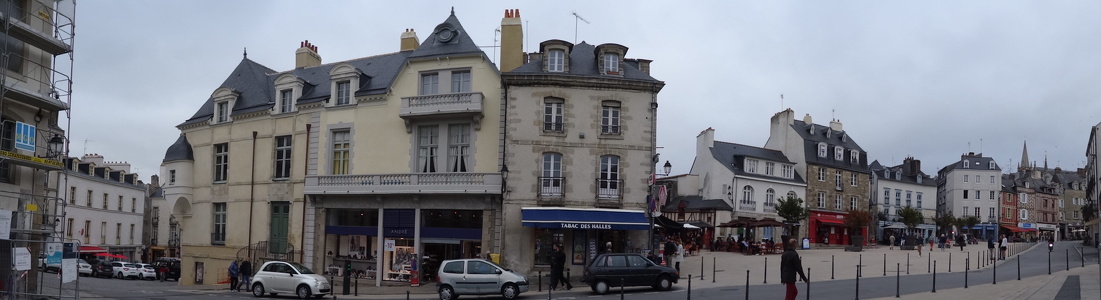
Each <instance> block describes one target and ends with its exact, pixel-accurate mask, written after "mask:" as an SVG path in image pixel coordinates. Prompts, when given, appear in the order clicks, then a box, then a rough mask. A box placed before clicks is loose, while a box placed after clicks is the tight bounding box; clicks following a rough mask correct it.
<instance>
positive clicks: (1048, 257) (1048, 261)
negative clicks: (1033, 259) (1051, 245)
mask: <svg viewBox="0 0 1101 300" xmlns="http://www.w3.org/2000/svg"><path fill="white" fill-rule="evenodd" d="M1047 274H1048V275H1051V251H1048V252H1047Z"/></svg>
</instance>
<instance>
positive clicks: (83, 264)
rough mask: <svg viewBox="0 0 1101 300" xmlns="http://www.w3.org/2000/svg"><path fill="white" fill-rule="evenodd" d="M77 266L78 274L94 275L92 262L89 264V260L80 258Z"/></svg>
mask: <svg viewBox="0 0 1101 300" xmlns="http://www.w3.org/2000/svg"><path fill="white" fill-rule="evenodd" d="M76 268H77V270H76V271H77V275H81V276H92V264H89V263H88V262H87V261H85V260H83V259H78V260H77V261H76Z"/></svg>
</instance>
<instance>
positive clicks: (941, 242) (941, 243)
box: [937, 233, 948, 252]
mask: <svg viewBox="0 0 1101 300" xmlns="http://www.w3.org/2000/svg"><path fill="white" fill-rule="evenodd" d="M947 243H948V237H946V236H944V234H943V233H941V234H940V240H938V241H937V247H940V251H942V252H943V251H944V245H945V244H947Z"/></svg>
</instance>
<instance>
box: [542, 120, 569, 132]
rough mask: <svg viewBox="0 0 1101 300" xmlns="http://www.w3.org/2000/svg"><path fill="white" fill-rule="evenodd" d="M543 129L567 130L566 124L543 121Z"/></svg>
mask: <svg viewBox="0 0 1101 300" xmlns="http://www.w3.org/2000/svg"><path fill="white" fill-rule="evenodd" d="M543 131H546V132H562V131H565V124H563V123H558V122H543Z"/></svg>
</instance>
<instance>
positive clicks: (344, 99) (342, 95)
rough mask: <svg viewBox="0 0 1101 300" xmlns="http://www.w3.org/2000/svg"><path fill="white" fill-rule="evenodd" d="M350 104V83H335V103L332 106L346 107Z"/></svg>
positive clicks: (344, 81)
mask: <svg viewBox="0 0 1101 300" xmlns="http://www.w3.org/2000/svg"><path fill="white" fill-rule="evenodd" d="M351 103H352V81H351V80H341V81H337V82H336V101H335V103H334V105H348V104H351Z"/></svg>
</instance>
